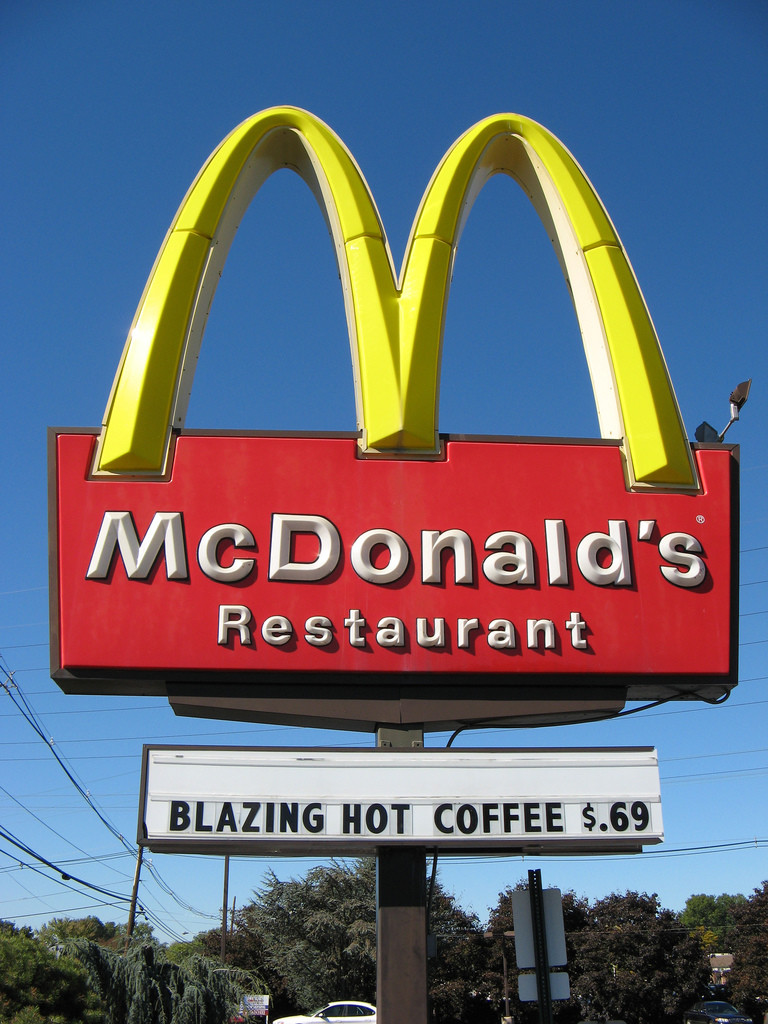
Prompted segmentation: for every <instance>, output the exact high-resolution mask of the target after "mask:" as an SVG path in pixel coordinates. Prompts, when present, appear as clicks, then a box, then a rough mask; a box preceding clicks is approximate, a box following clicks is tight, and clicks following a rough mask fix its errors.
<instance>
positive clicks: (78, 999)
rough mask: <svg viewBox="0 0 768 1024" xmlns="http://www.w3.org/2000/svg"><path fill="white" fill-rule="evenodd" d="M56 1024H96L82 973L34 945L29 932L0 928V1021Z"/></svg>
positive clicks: (2, 925)
mask: <svg viewBox="0 0 768 1024" xmlns="http://www.w3.org/2000/svg"><path fill="white" fill-rule="evenodd" d="M52 1019H55V1020H56V1021H58V1022H59V1024H82V1022H83V1021H86V1022H88V1021H91V1022H94V1024H95V1022H96V1021H100V1020H101V1012H100V1010H99V1007H98V1005H97V1003H96V1001H95V999H94V998H93V997H92V995H91V993H90V992H89V989H88V980H87V977H86V974H85V972H84V971H83V970H82V969H81V968H80V966H79V965H78V964H77V963H74V962H73V961H72V960H70V959H69V958H68V957H65V956H59V955H57V953H56V952H55V951H53V950H51V949H49V948H48V947H47V946H45V945H44V944H43V943H42V942H39V941H38V940H37V939H36V938H35V936H34V935H33V933H32V931H31V929H29V928H16V927H15V926H14V925H12V924H9V923H7V922H5V921H3V922H0V1021H14V1022H15V1024H39V1022H42V1021H46V1020H52Z"/></svg>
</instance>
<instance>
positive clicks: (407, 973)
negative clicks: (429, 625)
mask: <svg viewBox="0 0 768 1024" xmlns="http://www.w3.org/2000/svg"><path fill="white" fill-rule="evenodd" d="M377 740H378V742H377V745H378V746H379V747H387V748H399V749H401V750H402V749H406V748H408V749H410V748H413V747H422V746H423V745H424V733H423V730H421V729H396V728H387V729H380V730H379V732H378V738H377ZM426 875H427V851H426V848H425V847H422V846H398V847H386V846H385V847H381V848H380V849H379V851H378V852H377V854H376V965H377V991H376V1007H377V1010H376V1019H377V1021H378V1022H379V1024H402V1022H404V1021H407V1022H408V1024H427V884H426Z"/></svg>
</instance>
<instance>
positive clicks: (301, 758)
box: [139, 746, 664, 856]
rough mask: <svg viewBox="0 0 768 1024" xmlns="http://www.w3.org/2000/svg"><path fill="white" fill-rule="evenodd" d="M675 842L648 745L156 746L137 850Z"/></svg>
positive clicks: (584, 847)
mask: <svg viewBox="0 0 768 1024" xmlns="http://www.w3.org/2000/svg"><path fill="white" fill-rule="evenodd" d="M663 834H664V833H663V826H662V818H661V797H660V789H659V773H658V762H657V757H656V751H655V750H653V749H652V748H650V747H631V748H596V749H592V750H589V749H587V750H584V749H579V750H569V749H560V750H555V749H540V750H539V749H531V750H448V749H441V750H414V751H402V750H398V751H394V750H387V749H379V748H374V749H364V750H337V749H333V750H327V749H308V750H299V749H290V750H289V749H278V748H238V747H229V748H217V747H200V748H196V747H174V746H170V747H166V746H164V747H145V748H144V762H143V770H142V793H141V805H140V811H139V842H140V843H141V844H143V845H145V846H148V847H149V848H150V849H152V850H157V851H160V852H173V851H176V852H183V853H193V852H194V853H200V852H204V853H212V854H219V855H221V854H224V853H234V854H250V855H255V856H259V855H261V854H275V853H278V854H284V855H289V856H290V855H294V856H303V855H305V854H307V853H319V854H326V855H343V854H350V855H359V854H362V853H366V852H369V853H370V852H373V851H374V850H376V849H377V848H379V847H382V846H387V845H395V844H407V845H410V846H413V845H417V846H418V845H424V846H429V847H431V848H435V847H438V848H439V849H441V850H442V851H444V852H451V851H461V850H467V849H471V850H472V851H473V852H476V853H477V852H480V851H482V850H487V851H497V852H500V853H501V852H505V853H510V852H515V851H518V852H525V853H534V852H536V851H541V852H546V853H548V854H552V853H567V854H572V853H611V852H630V851H639V850H640V849H641V848H642V847H643V846H644V845H648V844H653V843H658V842H661V840H662V839H663Z"/></svg>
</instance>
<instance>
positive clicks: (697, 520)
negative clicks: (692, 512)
mask: <svg viewBox="0 0 768 1024" xmlns="http://www.w3.org/2000/svg"><path fill="white" fill-rule="evenodd" d="M696 522H697V523H704V522H706V519H705V518H704V516H696Z"/></svg>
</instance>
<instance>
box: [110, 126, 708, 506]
mask: <svg viewBox="0 0 768 1024" xmlns="http://www.w3.org/2000/svg"><path fill="white" fill-rule="evenodd" d="M280 167H291V168H292V169H294V170H296V171H297V172H298V173H299V174H300V175H301V176H302V177H303V178H304V180H305V181H306V182H307V183H308V184H309V186H310V188H311V189H312V191H313V192H314V194H315V196H316V198H317V200H318V203H319V204H320V208H321V210H322V211H323V214H324V216H325V218H326V221H327V223H328V226H329V229H330V232H331V235H332V237H333V240H334V244H335V247H336V254H337V260H338V264H339V271H340V276H341V280H342V289H343V293H344V301H345V307H346V312H347V322H348V326H349V333H350V344H351V350H352V359H353V364H354V370H355V391H356V402H357V415H358V423H359V426H361V427H362V432H363V447H364V448H366V449H368V450H382V451H393V452H408V453H411V454H419V453H423V454H428V453H431V452H434V451H436V450H437V445H438V440H437V422H436V416H437V396H438V389H439V374H440V348H441V341H442V332H443V321H444V316H445V308H446V303H447V300H448V292H449V287H450V278H451V268H452V264H453V259H454V256H455V251H456V246H457V245H458V241H459V238H460V235H461V230H462V227H463V224H464V222H465V220H466V217H467V215H468V213H469V210H470V209H471V206H472V203H473V201H474V199H475V197H476V196H477V194H478V193H479V191H480V189H481V188H482V186H483V184H484V183H485V181H486V180H487V179H488V178H489V177H490V176H491V175H493V174H496V173H499V172H502V173H507V174H510V175H512V176H513V177H515V178H516V179H517V180H518V181H519V182H520V183H521V184H522V186H523V188H524V189H525V190H526V191H527V193H528V194H529V196H530V198H531V200H532V202H533V204H534V206H535V207H536V209H537V212H538V213H539V216H540V217H541V219H542V222H543V223H544V226H545V228H546V229H547V231H548V232H549V235H550V238H551V239H552V242H553V244H554V246H555V249H556V251H557V253H558V257H559V259H560V262H561V266H562V268H563V272H564V273H565V275H566V278H567V279H568V281H569V283H570V286H571V291H572V294H573V298H574V304H575V306H576V312H577V316H578V319H579V324H580V327H581V330H582V335H583V337H584V346H585V352H586V355H587V360H588V363H589V368H590V373H591V376H592V384H593V391H594V394H595V400H596V403H597V406H598V415H599V419H600V428H601V434H602V436H603V437H615V438H622V439H623V440H624V451H625V457H626V463H627V469H628V478H629V481H630V484H631V485H633V486H657V487H664V488H675V489H694V488H695V487H696V478H695V471H694V468H693V463H692V459H691V454H690V446H689V445H688V442H687V440H686V438H685V434H684V431H683V425H682V420H681V417H680V413H679V410H678V407H677V403H676V400H675V397H674V393H673V390H672V386H671V382H670V380H669V376H668V373H667V370H666V366H665V363H664V358H663V355H662V352H661V348H660V346H659V343H658V339H657V337H656V332H655V330H654V328H653V324H652V323H651V320H650V317H649V315H648V311H647V309H646V306H645V302H644V300H643V297H642V294H641V293H640V289H639V287H638V285H637V282H636V280H635V276H634V273H633V271H632V269H631V267H630V265H629V262H628V260H627V257H626V254H625V253H624V250H623V248H622V246H621V242H620V241H619V238H618V236H617V234H616V232H615V230H614V228H613V225H612V224H611V222H610V220H609V218H608V215H607V214H606V212H605V210H604V208H603V206H602V203H601V202H600V200H599V198H598V196H597V194H596V192H595V191H594V189H593V188H592V186H591V185H590V183H589V181H588V180H587V178H586V177H585V175H584V174H583V172H582V171H581V169H580V168H579V166H578V165H577V164H576V162H575V161H574V159H573V157H572V156H571V155H570V154H569V153H568V151H567V150H566V149H565V148H564V147H563V146H562V144H561V143H560V142H559V141H558V140H557V139H556V138H555V137H554V136H553V135H551V134H550V133H549V132H547V131H546V129H544V128H543V127H542V126H541V125H538V124H537V123H536V122H534V121H531V120H529V119H527V118H523V117H519V116H517V115H511V114H509V115H496V116H494V117H490V118H487V119H485V120H484V121H481V122H479V124H477V125H475V126H474V127H473V128H471V129H470V130H469V131H468V132H466V133H465V134H464V135H463V136H462V137H461V138H460V139H458V140H457V142H456V143H455V144H454V145H453V146H452V147H451V148H450V149H449V150H448V152H447V153H446V155H445V157H444V158H443V160H442V161H441V163H440V165H439V167H438V168H437V170H436V172H435V174H434V176H433V178H432V181H431V182H430V184H429V186H428V188H427V190H426V192H425V194H424V198H423V199H422V202H421V205H420V208H419V211H418V213H417V215H416V218H415V220H414V225H413V229H412V232H411V237H410V239H409V242H408V246H407V249H406V254H405V259H404V262H403V269H402V274H401V277H400V278H399V279H398V278H397V277H396V275H395V270H394V266H393V262H392V257H391V254H390V252H389V248H388V245H387V241H386V235H385V233H384V230H383V227H382V224H381V220H380V218H379V215H378V212H377V210H376V207H375V204H374V201H373V198H372V196H371V193H370V190H369V189H368V186H367V184H366V182H365V180H364V178H363V176H362V174H361V172H360V170H359V168H358V167H357V165H356V163H355V162H354V160H353V158H352V156H351V154H350V153H349V152H348V150H347V149H346V147H345V146H344V145H343V143H342V142H341V140H340V139H339V138H338V137H337V136H336V135H335V134H334V133H333V132H332V131H331V130H330V129H329V128H328V127H327V126H326V125H325V124H323V123H322V122H321V121H319V120H318V119H317V118H315V117H313V116H312V115H311V114H309V113H307V112H306V111H302V110H298V109H296V108H292V107H282V108H274V109H271V110H267V111H264V112H262V113H260V114H256V115H254V116H253V117H251V118H249V119H248V120H247V121H245V122H244V123H243V124H241V125H240V126H239V127H238V128H236V129H235V130H234V131H233V132H232V133H231V134H230V135H229V136H228V137H227V138H226V139H225V140H224V141H223V142H222V143H221V145H220V146H219V147H218V148H217V149H216V150H215V151H214V153H213V154H212V155H211V157H210V158H209V160H208V161H207V162H206V164H205V166H204V167H203V168H202V170H201V171H200V173H199V175H198V176H197V178H196V179H195V182H194V183H193V185H192V187H191V188H190V190H189V192H188V194H187V196H186V198H185V199H184V201H183V203H182V204H181V207H180V208H179V211H178V213H177V214H176V217H175V219H174V222H173V224H172V225H171V229H170V231H169V233H168V236H167V237H166V239H165V242H164V243H163V246H162V248H161V250H160V253H159V255H158V258H157V260H156V262H155V266H154V268H153V270H152V273H151V274H150V277H149V280H148V282H147V286H146V288H145V290H144V294H143V296H142V299H141V302H140V304H139V308H138V310H137V313H136V317H135V319H134V323H133V326H132V328H131V332H130V334H129V336H128V341H127V342H126V346H125V350H124V352H123V357H122V360H121V363H120V367H119V369H118V373H117V376H116V378H115V382H114V385H113V388H112V393H111V395H110V400H109V404H108V407H107V412H106V415H105V421H104V429H103V431H102V438H101V444H100V450H99V455H98V469H99V470H100V471H106V472H122V473H142V474H145V473H157V472H161V471H162V469H163V466H164V463H165V460H166V456H167V450H168V443H169V438H170V432H171V430H172V429H174V428H180V427H181V426H182V425H183V419H184V413H185V409H186V401H187V397H188V394H189V390H190V388H191V381H192V376H193V373H194V365H195V361H196V355H197V350H198V349H199V345H200V341H201V338H202V333H203V330H204V326H205V320H206V317H207V312H208V309H209V307H210V303H211V301H212V299H213V294H214V291H215V287H216V282H217V281H218V276H219V272H220V270H221V267H222V266H223V263H224V260H225V259H226V255H227V252H228V249H229V245H230V244H231V241H232V238H233V236H234V233H235V231H236V229H237V225H238V224H239V221H240V218H241V217H242V214H243V213H244V211H245V209H246V208H247V206H248V203H249V202H250V201H251V199H252V198H253V196H254V195H255V194H256V192H257V191H258V189H259V188H260V186H261V185H262V184H263V182H264V181H265V180H266V178H267V177H268V176H269V175H270V174H272V173H273V172H274V171H275V170H277V169H279V168H280Z"/></svg>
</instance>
